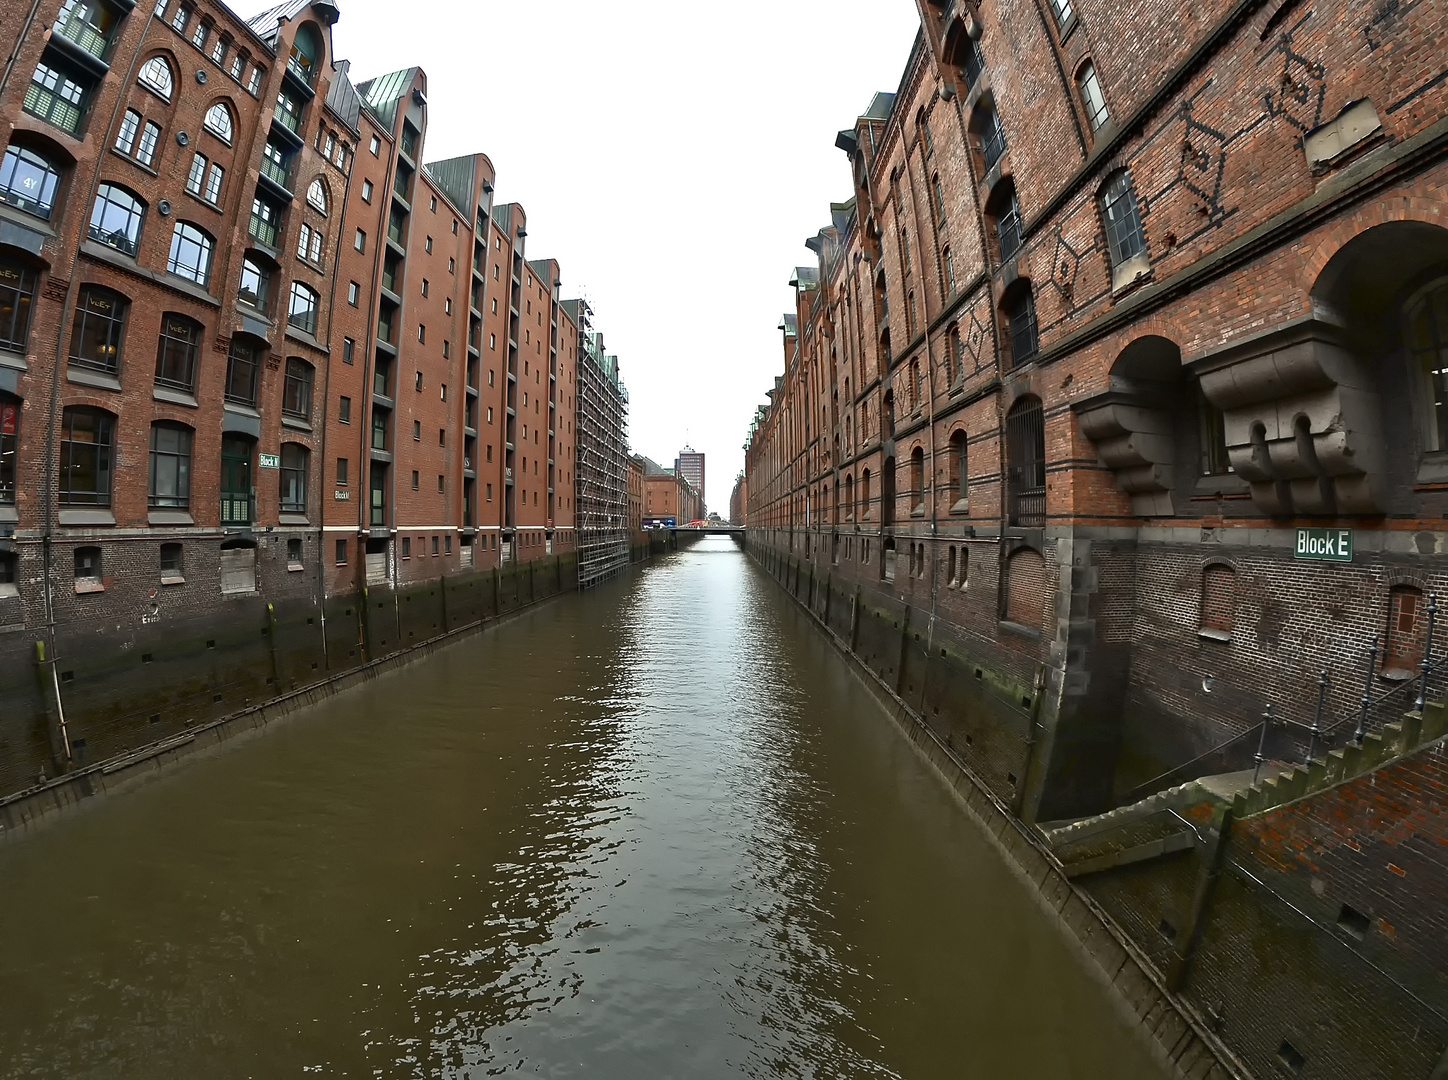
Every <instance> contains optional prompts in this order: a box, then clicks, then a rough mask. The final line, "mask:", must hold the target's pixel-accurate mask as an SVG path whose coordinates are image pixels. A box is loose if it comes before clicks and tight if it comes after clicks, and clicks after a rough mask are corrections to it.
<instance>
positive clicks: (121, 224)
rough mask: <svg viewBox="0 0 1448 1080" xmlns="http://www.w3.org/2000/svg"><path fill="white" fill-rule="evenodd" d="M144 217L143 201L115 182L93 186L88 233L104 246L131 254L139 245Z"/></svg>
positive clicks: (144, 206)
mask: <svg viewBox="0 0 1448 1080" xmlns="http://www.w3.org/2000/svg"><path fill="white" fill-rule="evenodd" d="M145 220H146V204H145V203H143V202H141V200H140V199H138V198H136V196H134V195H132V194H131V193H130V192H129V191H127V190H126V189H125V188H123V187H121V186H119V185H118V184H102V185H101V186H100V187H99V188H98V189H96V201H95V206H94V207H92V208H91V217H90V230H89V236H90V238H91V239H92V240H95V241H98V242H99V243H102V244H105V245H106V246H107V247H113V248H115V249H116V250H117V251H121V252H124V253H125V254H127V255H134V254H136V251H137V249H138V248H139V247H140V244H141V225H142V224H143V223H144V222H145Z"/></svg>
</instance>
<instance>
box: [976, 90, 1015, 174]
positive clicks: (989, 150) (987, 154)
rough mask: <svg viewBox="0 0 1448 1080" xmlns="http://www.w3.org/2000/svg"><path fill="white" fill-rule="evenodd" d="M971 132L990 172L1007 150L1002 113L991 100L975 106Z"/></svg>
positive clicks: (987, 170)
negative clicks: (997, 110)
mask: <svg viewBox="0 0 1448 1080" xmlns="http://www.w3.org/2000/svg"><path fill="white" fill-rule="evenodd" d="M970 133H971V135H972V136H973V137H974V139H975V142H976V145H977V148H978V149H979V150H980V153H981V157H982V158H984V160H985V170H986V172H989V171H990V170H991V169H993V168H995V166H996V162H998V161H1000V159H1001V157H1002V156H1003V155H1004V154H1005V152H1006V133H1005V129H1004V128H1002V127H1001V118H1000V114H999V113H997V112H996V110H995V105H993V104H992V103H991V102H990V101H989V100H985V101H982V102H980V103H979V104H978V105H977V106H976V107H975V115H973V116H972V117H971V121H970Z"/></svg>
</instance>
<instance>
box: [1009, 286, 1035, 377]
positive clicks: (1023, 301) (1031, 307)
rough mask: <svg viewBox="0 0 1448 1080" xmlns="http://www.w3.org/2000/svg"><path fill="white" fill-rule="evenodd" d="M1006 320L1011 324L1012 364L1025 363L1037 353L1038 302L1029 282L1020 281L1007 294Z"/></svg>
mask: <svg viewBox="0 0 1448 1080" xmlns="http://www.w3.org/2000/svg"><path fill="white" fill-rule="evenodd" d="M1003 306H1004V308H1005V315H1006V321H1007V323H1008V324H1009V326H1010V336H1011V364H1012V366H1014V365H1016V364H1024V363H1025V362H1026V361H1027V360H1030V359H1031V358H1032V357H1033V356H1035V355H1036V350H1037V346H1038V342H1037V339H1036V304H1035V300H1034V298H1033V297H1032V296H1031V287H1030V284H1029V282H1025V281H1019V282H1017V285H1016V288H1014V289H1013V290H1011V292H1010V293H1009V294H1008V295H1007V297H1006V300H1005V303H1004V305H1003Z"/></svg>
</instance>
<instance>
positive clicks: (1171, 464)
mask: <svg viewBox="0 0 1448 1080" xmlns="http://www.w3.org/2000/svg"><path fill="white" fill-rule="evenodd" d="M1072 408H1073V409H1074V410H1075V411H1076V414H1077V417H1078V418H1079V420H1080V423H1081V432H1082V434H1084V435H1085V436H1086V437H1087V438H1088V439H1090V440H1091V442H1092V443H1093V444H1094V445H1095V447H1096V454H1097V456H1098V457H1099V458H1100V459H1101V464H1103V465H1105V466H1106V467H1107V468H1108V469H1110V470H1112V471H1113V472H1114V473H1116V486H1117V487H1119V488H1120V489H1121V490H1122V491H1124V492H1126V493H1127V494H1128V495H1130V496H1131V506H1132V510H1133V512H1135V513H1136V514H1137V515H1139V516H1141V517H1165V516H1168V515H1170V514H1171V513H1173V509H1172V501H1171V492H1172V481H1173V472H1174V469H1175V465H1176V451H1175V446H1174V442H1175V438H1174V435H1173V430H1172V415H1171V410H1170V409H1169V408H1167V407H1166V406H1165V404H1164V403H1162V402H1160V401H1158V400H1155V399H1154V398H1153V397H1151V396H1149V395H1146V394H1140V393H1133V392H1130V391H1120V390H1111V391H1108V392H1106V393H1104V394H1098V395H1097V396H1096V397H1094V398H1088V399H1087V400H1085V401H1080V402H1077V403H1075V404H1074V405H1073V406H1072Z"/></svg>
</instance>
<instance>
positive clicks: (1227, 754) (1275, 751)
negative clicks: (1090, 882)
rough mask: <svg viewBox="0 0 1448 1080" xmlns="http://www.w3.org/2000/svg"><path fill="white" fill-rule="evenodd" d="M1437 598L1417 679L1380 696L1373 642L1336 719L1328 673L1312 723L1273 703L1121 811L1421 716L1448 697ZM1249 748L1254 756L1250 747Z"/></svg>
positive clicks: (1308, 756) (1377, 650) (1150, 783)
mask: <svg viewBox="0 0 1448 1080" xmlns="http://www.w3.org/2000/svg"><path fill="white" fill-rule="evenodd" d="M1438 610H1439V609H1438V597H1437V596H1436V595H1432V596H1429V597H1428V606H1427V608H1426V611H1427V613H1428V626H1427V633H1426V637H1425V640H1424V648H1423V659H1422V660H1421V661H1419V663H1418V664H1417V668H1418V674H1417V675H1416V676H1415V677H1413V678H1409V679H1404V680H1403V681H1401V682H1399V683H1398V684H1397V685H1395V686H1393V687H1391V688H1390V689H1388V690H1385V691H1382V692H1381V693H1375V692H1374V686H1375V684H1376V682H1377V680H1378V679H1379V677H1380V676H1381V668H1380V665H1379V657H1380V656H1381V655H1382V653H1383V648H1382V645H1381V638H1378V637H1374V638H1373V639H1372V642H1371V643H1370V644H1369V645H1368V646H1367V648H1366V649H1365V650H1364V651H1363V661H1364V663H1363V671H1362V680H1363V690H1362V696H1361V698H1359V700H1358V703H1357V705H1355V706H1354V707H1353V708H1352V709H1350V710H1347V711H1345V712H1343V713H1341V714H1339V715H1337V716H1335V717H1328V716H1327V715H1326V714H1327V709H1328V698H1329V695H1330V693H1331V690H1332V686H1333V679H1332V674H1331V672H1330V671H1329V670H1328V669H1326V668H1324V669H1323V670H1322V672H1321V673H1320V674H1319V675H1318V677H1317V681H1316V684H1315V685H1316V690H1317V695H1316V704H1315V707H1314V710H1313V714H1312V720H1311V722H1310V723H1309V722H1307V721H1304V720H1298V719H1293V718H1291V717H1285V716H1280V715H1278V708H1277V705H1276V704H1275V703H1272V702H1267V703H1265V706H1264V709H1263V713H1262V719H1261V720H1259V721H1258V722H1257V723H1255V724H1253V725H1252V726H1251V727H1249V728H1247V729H1246V730H1245V731H1241V732H1238V733H1237V734H1236V735H1233V736H1231V737H1230V738H1228V739H1226V740H1224V741H1223V742H1221V743H1218V744H1217V745H1216V746H1213V747H1212V748H1211V749H1209V750H1207V751H1206V752H1205V753H1202V754H1198V755H1197V756H1196V757H1194V758H1192V759H1191V760H1189V761H1184V762H1182V763H1181V764H1180V765H1177V766H1174V767H1173V768H1171V769H1168V770H1167V771H1166V772H1164V773H1161V774H1160V775H1158V776H1154V777H1152V778H1151V779H1150V780H1147V781H1146V782H1144V783H1141V784H1138V785H1136V786H1135V787H1133V788H1131V789H1130V790H1129V791H1126V792H1125V793H1123V794H1122V795H1121V797H1120V798H1119V799H1118V800H1117V804H1118V805H1121V806H1126V805H1129V804H1131V803H1133V802H1138V801H1139V800H1141V799H1144V798H1146V797H1148V796H1150V795H1153V794H1155V793H1156V792H1158V791H1164V790H1166V789H1167V788H1170V787H1175V786H1176V785H1177V784H1183V783H1187V782H1188V781H1191V780H1195V779H1197V778H1198V777H1201V776H1210V775H1213V774H1214V773H1222V772H1233V771H1236V770H1238V769H1246V768H1251V769H1252V770H1253V780H1252V782H1253V784H1254V785H1255V784H1256V783H1257V782H1258V781H1260V779H1261V775H1262V768H1263V766H1264V765H1265V764H1267V763H1268V762H1271V761H1282V762H1300V763H1301V764H1304V765H1310V764H1312V762H1314V761H1316V760H1318V759H1319V758H1321V757H1323V756H1324V755H1326V754H1327V753H1328V752H1330V751H1332V750H1337V749H1341V748H1342V747H1345V746H1348V745H1361V744H1362V742H1363V740H1364V739H1365V738H1366V737H1367V736H1368V735H1369V734H1371V733H1373V732H1376V731H1378V730H1381V729H1382V728H1383V727H1384V726H1385V725H1386V724H1390V723H1392V722H1393V721H1395V720H1398V719H1401V718H1402V716H1403V714H1404V713H1407V712H1419V713H1421V712H1422V711H1423V710H1424V708H1425V707H1426V706H1427V703H1428V701H1429V700H1430V698H1432V699H1436V698H1438V697H1441V696H1448V685H1445V681H1448V666H1443V665H1439V664H1438V663H1437V661H1436V660H1435V658H1434V656H1433V647H1434V639H1435V637H1436V635H1437V621H1438ZM1249 747H1250V748H1251V750H1250V752H1249V751H1248V748H1249Z"/></svg>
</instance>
